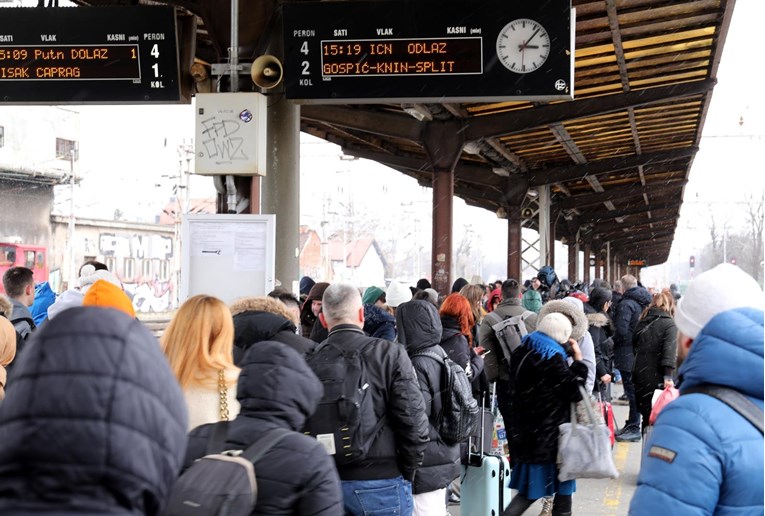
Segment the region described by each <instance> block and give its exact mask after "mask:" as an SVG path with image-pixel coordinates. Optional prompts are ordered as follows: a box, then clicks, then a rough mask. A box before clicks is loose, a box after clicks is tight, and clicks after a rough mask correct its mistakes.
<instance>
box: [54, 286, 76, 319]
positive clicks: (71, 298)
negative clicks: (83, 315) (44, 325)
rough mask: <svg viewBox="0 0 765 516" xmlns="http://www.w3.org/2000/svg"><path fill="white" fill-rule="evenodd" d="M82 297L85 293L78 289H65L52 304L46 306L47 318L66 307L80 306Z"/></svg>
mask: <svg viewBox="0 0 765 516" xmlns="http://www.w3.org/2000/svg"><path fill="white" fill-rule="evenodd" d="M83 297H85V294H83V293H82V292H81V291H79V290H65V291H64V292H62V293H61V295H60V296H58V297H57V298H56V300H55V301H54V302H53V304H52V305H50V306H49V307H48V319H53V318H54V317H56V316H57V315H58V314H60V313H61V312H63V311H64V310H66V309H68V308H74V307H76V306H82V298H83Z"/></svg>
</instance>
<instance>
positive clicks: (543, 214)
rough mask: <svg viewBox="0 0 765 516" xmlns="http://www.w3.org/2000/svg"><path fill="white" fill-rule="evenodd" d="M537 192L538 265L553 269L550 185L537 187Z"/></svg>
mask: <svg viewBox="0 0 765 516" xmlns="http://www.w3.org/2000/svg"><path fill="white" fill-rule="evenodd" d="M537 191H538V192H539V262H540V264H539V265H540V267H542V266H544V265H552V266H553V267H555V264H554V263H553V259H554V257H553V253H554V251H551V249H552V248H553V240H552V238H551V235H550V185H544V186H539V187H537ZM553 238H554V237H553ZM518 279H520V278H518Z"/></svg>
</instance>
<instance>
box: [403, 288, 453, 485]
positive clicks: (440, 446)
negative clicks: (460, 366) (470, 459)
mask: <svg viewBox="0 0 765 516" xmlns="http://www.w3.org/2000/svg"><path fill="white" fill-rule="evenodd" d="M396 327H397V328H398V340H399V342H400V343H401V344H403V345H404V347H405V348H406V352H407V353H408V354H409V358H411V359H412V365H413V366H414V370H415V371H416V372H417V380H418V381H419V383H420V392H421V393H422V397H423V399H424V400H425V414H427V416H428V421H429V424H430V431H429V439H430V440H429V442H428V444H427V446H426V448H425V459H424V461H423V463H422V467H421V468H420V469H419V470H418V472H417V476H416V477H415V478H414V485H413V486H412V492H413V493H414V494H420V493H429V492H431V491H435V490H437V489H442V488H445V487H446V486H447V485H449V483H450V482H451V481H452V480H454V479H455V478H457V477H458V476H459V475H460V454H459V444H454V445H449V444H446V443H445V442H444V441H443V440H442V439H441V436H440V435H439V433H438V427H439V426H440V420H439V415H440V414H441V409H442V395H443V391H444V389H445V385H444V378H445V374H446V373H445V370H444V366H443V365H442V364H441V363H440V362H437V361H436V360H434V359H432V358H430V357H427V356H418V353H422V352H424V351H428V350H430V351H435V352H437V353H440V351H442V350H441V349H434V348H440V346H439V345H438V344H439V342H441V333H442V327H441V320H440V319H439V317H438V311H436V307H435V306H433V304H432V303H430V302H428V301H424V300H421V299H413V300H412V301H409V302H407V303H404V304H402V305H399V307H398V309H397V310H396Z"/></svg>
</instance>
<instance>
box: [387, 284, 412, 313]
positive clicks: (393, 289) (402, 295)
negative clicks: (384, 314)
mask: <svg viewBox="0 0 765 516" xmlns="http://www.w3.org/2000/svg"><path fill="white" fill-rule="evenodd" d="M411 299H412V291H411V290H409V287H406V286H404V285H402V284H401V283H399V282H398V281H395V280H394V281H391V282H390V285H388V291H387V292H386V293H385V304H387V305H388V306H392V307H394V308H395V307H397V306H398V305H400V304H402V303H406V302H407V301H410V300H411Z"/></svg>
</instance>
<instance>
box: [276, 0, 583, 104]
mask: <svg viewBox="0 0 765 516" xmlns="http://www.w3.org/2000/svg"><path fill="white" fill-rule="evenodd" d="M283 19H284V27H283V28H284V46H285V63H284V64H285V68H284V80H285V87H286V93H287V98H290V99H295V100H298V101H302V102H305V103H325V104H326V103H380V102H449V101H454V102H471V101H480V102H485V101H502V100H540V101H542V100H556V99H571V98H573V92H574V89H573V78H574V46H573V45H574V44H573V25H574V20H573V11H572V9H571V3H570V0H547V1H544V2H537V1H529V2H513V1H508V0H491V1H484V0H478V1H470V2H465V1H463V2H453V1H452V2H431V1H396V0H392V1H388V0H385V1H371V2H370V1H342V2H291V3H286V4H284V18H283Z"/></svg>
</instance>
